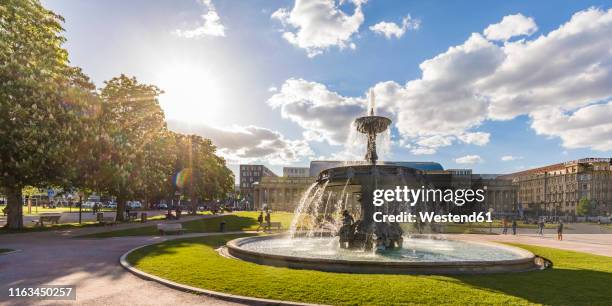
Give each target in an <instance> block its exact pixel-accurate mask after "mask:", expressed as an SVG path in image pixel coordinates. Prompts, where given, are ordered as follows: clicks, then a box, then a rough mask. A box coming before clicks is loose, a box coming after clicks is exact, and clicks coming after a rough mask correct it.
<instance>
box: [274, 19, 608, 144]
mask: <svg viewBox="0 0 612 306" xmlns="http://www.w3.org/2000/svg"><path fill="white" fill-rule="evenodd" d="M513 16H515V17H513V18H510V19H506V18H504V20H506V21H504V20H502V22H500V23H499V24H504V29H506V28H508V27H510V25H512V24H518V23H517V22H514V21H512V20H515V19H517V18H518V19H521V20H522V19H525V18H524V17H522V18H519V17H516V16H517V15H513ZM507 17H508V16H507ZM526 19H528V18H526ZM508 20H510V21H508ZM517 27H518V28H519V29H518V30H507V31H506V32H507V33H514V34H512V35H519V34H516V33H523V34H521V35H524V34H529V32H530V31H533V30H529V31H527V30H525V29H526V27H524V26H518V25H517ZM528 28H530V29H533V28H534V27H528ZM488 29H491V28H490V27H489V28H488ZM493 29H495V28H493ZM492 31H493V30H489V31H485V35H487V37H489V39H488V38H487V37H485V36H483V35H482V34H479V33H473V34H472V35H470V37H469V38H468V39H467V40H466V41H465V42H463V43H462V44H460V45H457V46H452V47H450V48H448V50H446V51H445V52H443V53H441V54H438V55H437V56H435V57H433V58H431V59H428V60H426V61H424V62H422V63H421V65H420V68H421V70H422V75H421V77H420V78H418V79H414V80H410V81H408V82H406V83H405V84H403V85H402V84H398V83H396V82H393V81H387V82H380V83H378V84H375V85H374V86H373V87H372V89H373V90H374V92H375V94H376V98H377V105H378V106H379V108H380V111H381V112H382V113H383V114H385V115H389V116H390V118H391V119H392V120H393V121H394V123H395V127H396V128H397V131H398V132H399V135H400V143H402V146H403V147H409V148H410V149H412V150H413V153H414V154H432V153H434V152H435V151H436V150H437V149H439V148H441V147H444V146H448V145H452V144H454V143H466V144H473V145H481V146H482V145H486V144H487V143H488V142H489V138H490V135H489V133H485V132H482V131H478V128H479V127H480V125H481V124H482V123H483V122H484V121H486V120H509V119H513V118H515V117H516V116H520V115H527V116H529V117H530V118H531V120H532V123H531V127H532V128H533V129H534V130H535V131H536V132H537V133H538V134H540V135H546V136H549V137H559V138H561V140H562V143H563V146H564V147H566V148H592V149H595V150H602V151H605V150H612V143H611V141H612V136H611V135H612V133H610V123H609V121H610V120H609V119H607V118H611V117H612V116H611V115H612V110H611V107H610V102H609V101H610V99H611V98H612V86H610V84H612V52H610V50H612V36H610V35H609V34H610V33H612V9H609V10H601V9H597V8H590V9H587V10H583V11H580V12H577V13H575V14H574V15H573V16H572V17H571V19H570V20H569V21H568V22H566V23H565V24H562V25H561V26H559V27H558V28H557V29H555V30H553V31H551V32H549V33H547V34H545V35H541V36H539V37H537V38H534V39H532V40H529V39H522V40H518V41H513V42H504V43H503V44H500V43H499V42H497V41H494V40H492V39H493V38H495V39H497V37H498V36H491V35H501V34H499V33H500V32H497V34H491V33H493V32H494V31H493V32H492ZM499 31H501V30H499ZM507 35H510V34H507ZM287 84H289V85H290V86H288V89H289V88H290V89H292V90H287V91H286V92H283V90H281V92H280V93H278V94H277V95H275V96H274V97H273V98H272V99H271V101H272V102H273V103H272V105H276V106H277V107H279V108H281V111H282V112H283V116H285V117H287V118H290V119H291V120H293V121H295V122H297V123H298V124H300V126H302V127H303V128H304V129H306V130H307V131H309V132H311V133H313V135H318V136H320V137H322V138H324V139H326V140H328V141H330V142H342V139H343V138H345V135H346V133H347V132H346V131H347V130H348V128H346V126H348V124H349V122H350V121H351V120H352V119H353V118H354V117H355V116H356V115H359V114H363V108H364V105H365V98H363V97H354V98H352V97H344V96H341V95H339V94H337V93H335V92H332V91H330V90H328V89H327V88H326V87H325V85H323V84H319V83H315V82H309V81H305V80H293V79H292V80H288V81H287V82H286V84H285V85H287ZM285 85H284V86H285ZM297 85H299V86H297ZM290 92H297V93H290ZM606 103H607V104H606ZM300 112H301V114H300ZM336 114H337V115H336ZM606 119H607V121H606Z"/></svg>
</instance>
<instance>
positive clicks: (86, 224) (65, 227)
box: [0, 221, 103, 235]
mask: <svg viewBox="0 0 612 306" xmlns="http://www.w3.org/2000/svg"><path fill="white" fill-rule="evenodd" d="M93 226H103V225H101V224H100V223H98V222H97V221H88V222H82V223H80V224H79V223H78V222H75V223H60V224H49V225H45V226H44V227H40V226H28V227H25V228H24V229H22V230H10V229H6V228H0V235H2V234H20V233H32V232H45V231H57V230H69V229H78V228H84V227H93Z"/></svg>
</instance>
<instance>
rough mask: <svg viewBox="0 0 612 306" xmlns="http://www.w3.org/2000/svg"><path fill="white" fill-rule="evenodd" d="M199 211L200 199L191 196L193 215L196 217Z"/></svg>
mask: <svg viewBox="0 0 612 306" xmlns="http://www.w3.org/2000/svg"><path fill="white" fill-rule="evenodd" d="M197 209H198V199H197V198H196V197H195V195H191V214H192V215H194V216H195V215H196V212H197Z"/></svg>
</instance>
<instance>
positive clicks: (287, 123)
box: [43, 0, 612, 174]
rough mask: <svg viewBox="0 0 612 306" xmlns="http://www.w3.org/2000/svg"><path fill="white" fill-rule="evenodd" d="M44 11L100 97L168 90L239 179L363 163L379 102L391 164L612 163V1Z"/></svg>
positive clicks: (189, 4)
mask: <svg viewBox="0 0 612 306" xmlns="http://www.w3.org/2000/svg"><path fill="white" fill-rule="evenodd" d="M43 5H44V6H45V7H47V8H49V9H51V10H53V11H54V12H56V13H59V14H60V15H62V16H63V17H64V18H65V24H64V28H65V33H64V35H65V37H66V38H67V42H66V44H65V47H66V49H67V50H68V52H69V57H70V61H71V63H72V64H73V65H76V66H79V67H82V68H83V70H84V72H85V73H86V74H88V75H89V76H90V77H91V78H92V80H93V81H94V82H95V83H96V85H97V86H98V87H102V86H103V85H104V81H105V80H109V79H111V78H112V77H114V76H118V75H119V74H121V73H123V74H127V75H131V76H135V77H136V78H137V79H138V80H139V81H141V82H145V83H150V84H155V85H157V86H159V87H160V88H161V89H162V90H164V92H165V93H164V94H163V95H162V96H161V97H160V104H161V106H162V108H163V109H164V112H165V114H166V121H167V122H168V127H169V128H170V129H172V130H175V131H178V132H184V133H195V134H199V135H201V136H203V137H207V138H211V139H212V140H213V142H214V143H215V144H216V145H217V147H218V152H219V154H221V155H222V156H224V157H225V158H226V159H227V161H228V164H229V166H230V168H231V169H232V170H234V171H236V170H237V165H238V164H240V163H256V164H264V165H266V166H269V167H270V168H271V169H272V170H273V171H275V172H276V173H278V174H281V173H282V167H283V166H307V165H308V164H309V162H310V161H311V160H321V159H323V160H326V159H327V160H347V159H348V160H351V159H352V160H356V159H361V158H362V156H363V154H364V148H363V140H362V139H361V138H359V137H358V136H357V137H356V136H355V135H354V133H351V132H350V131H351V123H352V121H353V120H354V118H356V117H358V116H363V115H365V114H366V109H367V107H368V103H369V102H368V101H369V98H370V97H371V96H375V103H376V113H377V114H380V115H384V116H388V117H389V118H391V119H392V121H393V124H392V126H391V130H390V135H387V138H388V139H387V141H386V142H384V143H382V144H381V148H380V149H381V151H383V152H381V153H382V154H381V155H382V158H381V159H383V160H394V161H435V162H439V163H440V164H442V166H443V167H444V168H447V169H449V168H470V169H473V170H474V172H476V173H510V172H516V171H520V170H524V169H528V168H532V167H537V166H543V165H547V164H552V163H556V162H562V161H567V160H572V159H578V158H584V157H611V156H612V119H610V118H612V9H611V8H612V1H503V2H501V1H382V0H369V1H365V0H344V1H333V0H310V1H300V0H296V1H289V0H284V1H269V0H251V1H230V0H181V1H154V0H131V1H123V0H104V1H102V0H97V1H93V0H92V1H81V0H44V1H43ZM371 93H372V94H371ZM381 138H385V137H381ZM382 140H383V139H381V141H382Z"/></svg>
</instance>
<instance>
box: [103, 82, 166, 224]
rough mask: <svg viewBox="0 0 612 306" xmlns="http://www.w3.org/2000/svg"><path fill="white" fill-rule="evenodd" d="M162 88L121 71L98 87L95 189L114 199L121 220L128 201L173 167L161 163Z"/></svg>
mask: <svg viewBox="0 0 612 306" xmlns="http://www.w3.org/2000/svg"><path fill="white" fill-rule="evenodd" d="M161 93H162V91H161V90H160V89H159V88H157V87H156V86H153V85H148V84H141V83H139V82H138V81H137V80H136V78H134V77H127V76H125V75H121V76H119V77H115V78H113V79H111V80H109V81H106V82H105V86H104V87H103V88H102V89H101V91H100V96H101V98H102V101H103V102H102V115H101V118H102V122H103V125H104V128H103V130H104V133H103V135H102V137H101V139H100V143H101V146H102V147H103V150H104V152H103V156H104V158H102V159H101V160H100V165H99V167H100V170H99V175H98V189H99V190H101V191H105V192H106V193H108V194H110V195H113V196H116V197H117V220H119V221H122V220H124V214H123V212H124V210H125V205H126V201H128V200H131V199H133V198H135V197H140V196H142V195H143V193H144V192H145V191H146V190H147V187H148V188H152V186H151V182H153V181H161V180H163V179H164V178H165V177H167V176H168V175H169V174H170V173H171V170H172V163H171V162H165V161H164V154H166V153H165V152H166V149H165V148H164V145H165V142H164V141H163V140H164V135H165V133H166V126H165V122H164V113H163V111H162V109H161V107H160V106H159V102H158V100H157V97H158V96H159V95H160V94H161Z"/></svg>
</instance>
